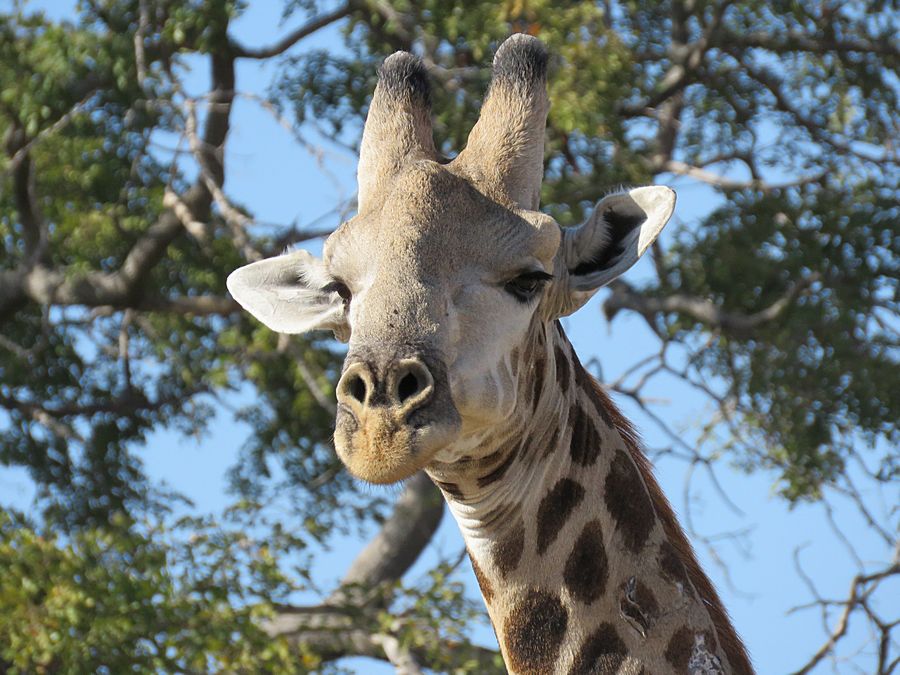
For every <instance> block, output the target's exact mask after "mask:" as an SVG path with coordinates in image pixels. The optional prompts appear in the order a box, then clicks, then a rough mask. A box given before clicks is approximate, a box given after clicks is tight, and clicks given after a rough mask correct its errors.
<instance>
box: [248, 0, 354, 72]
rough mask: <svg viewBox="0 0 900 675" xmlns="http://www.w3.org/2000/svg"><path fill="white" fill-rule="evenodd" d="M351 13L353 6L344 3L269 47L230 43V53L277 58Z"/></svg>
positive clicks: (255, 57) (257, 57)
mask: <svg viewBox="0 0 900 675" xmlns="http://www.w3.org/2000/svg"><path fill="white" fill-rule="evenodd" d="M351 11H353V6H352V5H351V3H349V2H348V3H346V4H344V5H342V6H340V7H338V8H337V9H336V10H334V11H333V12H329V13H328V14H323V15H322V16H318V17H316V18H314V19H312V20H311V21H309V22H308V23H306V24H304V25H302V26H300V27H299V28H298V29H297V30H295V31H293V32H292V33H289V34H288V35H285V36H284V37H283V38H282V39H281V40H279V41H278V42H276V43H275V44H273V45H269V46H268V47H258V48H256V49H252V48H250V47H244V46H243V45H241V44H239V43H237V42H235V41H234V40H232V41H231V51H232V54H234V56H235V57H238V58H245V59H268V58H271V57H273V56H278V55H279V54H283V53H284V52H286V51H287V50H288V49H290V48H291V47H293V46H294V45H295V44H297V43H298V42H299V41H300V40H302V39H303V38H305V37H307V36H308V35H311V34H312V33H315V32H316V31H317V30H319V29H321V28H324V27H325V26H327V25H329V24H332V23H334V22H335V21H339V20H341V19H343V18H344V17H346V16H349V15H350V12H351Z"/></svg>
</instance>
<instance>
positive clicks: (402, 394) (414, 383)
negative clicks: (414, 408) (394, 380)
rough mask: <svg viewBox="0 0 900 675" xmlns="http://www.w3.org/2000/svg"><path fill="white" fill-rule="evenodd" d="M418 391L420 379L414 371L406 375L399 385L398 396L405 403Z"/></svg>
mask: <svg viewBox="0 0 900 675" xmlns="http://www.w3.org/2000/svg"><path fill="white" fill-rule="evenodd" d="M418 392H419V380H418V378H416V376H415V374H414V373H411V372H410V373H407V374H406V375H404V376H403V377H402V378H401V380H400V383H399V384H398V385H397V396H398V398H399V399H400V403H405V402H406V400H407V399H408V398H409V397H410V396H413V395H414V394H416V393H418Z"/></svg>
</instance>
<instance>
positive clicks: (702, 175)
mask: <svg viewBox="0 0 900 675" xmlns="http://www.w3.org/2000/svg"><path fill="white" fill-rule="evenodd" d="M662 170H663V171H669V172H671V173H674V174H678V175H679V176H689V177H690V178H694V179H696V180H699V181H701V182H703V183H706V184H707V185H713V186H715V187H719V188H723V189H726V190H747V189H753V190H761V191H763V192H771V191H772V190H782V189H784V188H789V187H798V186H800V185H807V184H809V183H815V182H818V181H820V180H822V178H824V177H825V176H826V175H827V174H828V171H827V170H824V169H823V170H822V171H819V172H818V173H815V174H812V175H811V176H805V177H803V178H798V179H796V180H793V181H787V182H784V183H767V182H765V181H763V180H755V179H753V180H737V179H734V178H728V177H726V176H722V175H719V174H717V173H713V172H712V171H707V170H706V169H702V168H700V167H698V166H691V165H690V164H686V163H685V162H681V161H678V160H674V159H670V160H668V161H667V162H665V164H663V167H662Z"/></svg>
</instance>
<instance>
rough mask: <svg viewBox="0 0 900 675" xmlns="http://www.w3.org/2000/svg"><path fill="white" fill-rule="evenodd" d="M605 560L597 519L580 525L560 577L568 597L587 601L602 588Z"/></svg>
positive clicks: (586, 602)
mask: <svg viewBox="0 0 900 675" xmlns="http://www.w3.org/2000/svg"><path fill="white" fill-rule="evenodd" d="M608 576H609V564H608V561H607V558H606V550H605V549H604V548H603V529H602V528H601V527H600V521H599V520H592V521H590V522H588V523H587V525H585V526H584V529H582V531H581V534H580V535H579V536H578V539H577V540H576V541H575V546H574V547H573V548H572V552H571V553H570V554H569V557H568V559H567V560H566V567H565V570H564V571H563V581H564V582H565V584H566V588H568V589H569V592H570V593H571V594H572V597H574V598H576V599H578V600H580V601H581V602H583V603H585V604H587V605H589V604H591V603H592V602H594V600H597V599H598V598H599V597H600V596H601V595H603V592H604V591H605V590H606V580H607V577H608Z"/></svg>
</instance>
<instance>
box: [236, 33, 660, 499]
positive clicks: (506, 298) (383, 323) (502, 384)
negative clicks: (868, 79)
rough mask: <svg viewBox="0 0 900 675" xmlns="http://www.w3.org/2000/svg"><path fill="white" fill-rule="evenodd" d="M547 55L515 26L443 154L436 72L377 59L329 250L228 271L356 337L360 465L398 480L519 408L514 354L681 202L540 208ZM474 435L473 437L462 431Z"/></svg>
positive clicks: (341, 448) (350, 430)
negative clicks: (341, 217)
mask: <svg viewBox="0 0 900 675" xmlns="http://www.w3.org/2000/svg"><path fill="white" fill-rule="evenodd" d="M546 65H547V54H546V52H545V50H544V47H543V46H542V44H541V43H540V41H538V40H537V39H536V38H532V37H529V36H526V35H514V36H512V37H511V38H509V39H508V40H507V41H506V42H504V43H503V45H502V46H501V47H500V49H499V50H498V51H497V54H496V56H495V58H494V65H493V77H492V81H491V85H490V89H489V93H488V95H487V97H486V100H485V102H484V105H483V107H482V110H481V115H480V118H479V120H478V122H477V124H476V125H475V127H474V128H473V129H472V132H471V134H470V135H469V139H468V142H467V145H466V148H465V150H463V151H462V152H461V153H460V154H459V155H458V156H457V157H456V158H455V159H454V160H453V161H451V162H449V163H448V162H444V161H443V160H442V159H441V158H440V157H439V156H438V154H437V152H436V151H435V147H434V141H433V138H432V130H431V122H430V104H429V88H428V80H427V76H426V72H425V69H424V67H423V65H422V64H421V62H420V61H419V60H418V59H417V58H416V57H414V56H412V55H411V54H408V53H405V52H398V53H396V54H394V55H392V56H390V57H389V58H388V59H387V60H386V61H385V62H384V65H383V66H382V68H381V71H380V74H379V82H378V86H377V87H376V89H375V94H374V97H373V99H372V103H371V106H370V108H369V113H368V117H367V119H366V124H365V129H364V132H363V138H362V145H361V148H360V161H359V170H358V183H359V196H358V202H359V209H358V215H356V216H355V217H354V218H352V219H351V220H349V221H347V222H345V223H343V224H342V225H341V226H340V227H339V228H338V229H337V230H336V231H335V232H334V233H333V234H332V235H331V236H330V237H329V238H328V240H327V241H326V242H325V246H324V254H323V256H322V258H321V259H319V258H316V257H314V256H312V255H311V254H309V253H308V252H306V251H294V252H289V253H286V254H285V255H281V256H278V257H275V258H270V259H268V260H263V261H260V262H256V263H253V264H250V265H247V266H245V267H242V268H240V269H238V270H237V271H235V272H234V273H232V274H231V275H230V276H229V278H228V288H229V290H230V291H231V293H232V295H233V296H234V297H235V299H236V300H237V301H238V302H239V303H240V304H241V305H242V306H243V307H244V308H246V309H247V310H248V311H250V312H251V313H252V314H253V315H254V316H255V317H256V318H258V319H259V320H260V321H262V322H263V323H264V324H265V325H267V326H268V327H270V328H272V329H273V330H275V331H279V332H282V333H303V332H306V331H310V330H315V329H330V330H332V331H334V334H335V336H336V337H337V339H339V340H341V341H344V342H349V350H348V353H347V358H346V361H345V364H344V370H343V373H342V376H341V378H340V381H339V383H338V386H337V398H338V414H337V421H336V430H335V445H336V448H337V452H338V454H339V456H340V457H341V459H342V460H343V461H344V463H345V464H346V465H347V467H348V468H349V469H350V471H351V472H352V473H354V474H355V475H357V476H359V477H361V478H363V479H365V480H368V481H371V482H376V483H388V482H394V481H397V480H402V479H404V478H407V477H409V476H411V475H413V474H414V473H415V472H416V471H418V470H420V469H422V468H424V467H426V466H427V465H428V464H429V463H430V462H432V461H433V460H435V459H436V458H439V459H440V461H442V462H447V461H453V460H454V458H455V456H457V455H458V454H460V453H462V452H463V451H464V450H465V449H466V446H467V445H468V446H472V445H473V443H472V442H471V439H475V438H478V437H479V434H485V433H487V431H486V430H489V429H491V428H495V427H496V426H497V425H498V424H503V423H508V422H509V421H510V420H511V418H513V417H514V415H515V414H516V411H517V410H520V409H521V408H522V406H521V405H519V403H520V401H521V399H522V398H523V396H525V393H524V391H520V390H524V389H526V388H527V387H526V386H525V385H524V384H523V378H522V377H517V376H516V372H517V371H518V370H519V368H518V366H519V364H518V363H517V360H518V359H521V358H527V357H523V356H522V355H523V354H527V352H528V349H527V344H528V341H529V337H530V336H533V335H534V334H535V331H536V328H538V327H540V325H541V324H543V323H545V322H549V321H553V320H555V319H556V318H558V317H560V316H565V315H568V314H570V313H572V312H574V311H575V310H576V309H578V308H579V307H580V306H581V305H583V304H584V303H585V302H586V301H587V300H588V299H589V298H590V296H591V295H592V294H593V293H594V292H596V291H597V289H599V288H600V287H602V286H603V285H604V284H606V283H608V282H609V281H611V280H612V279H614V278H615V277H617V276H618V275H620V274H621V273H622V272H624V271H625V270H626V269H628V268H629V267H630V266H631V265H632V264H634V263H635V262H636V261H637V260H638V258H639V257H640V256H641V255H642V254H643V253H644V251H645V250H646V249H647V248H648V247H649V245H650V244H651V243H652V242H653V240H654V239H655V238H656V236H657V235H658V234H659V232H660V230H661V229H662V227H663V226H664V225H665V223H666V221H667V220H668V219H669V217H670V215H671V213H672V210H673V208H674V203H675V196H674V193H673V192H672V190H670V189H668V188H665V187H642V188H637V189H633V190H628V191H623V192H620V193H618V194H613V195H610V196H608V197H606V198H605V199H603V200H602V201H600V202H599V204H597V206H596V208H595V210H594V211H593V213H592V214H591V215H590V217H589V218H588V219H587V221H586V222H585V223H584V224H582V225H581V226H579V227H577V228H571V229H566V230H563V229H562V228H560V226H559V225H558V224H557V223H556V221H554V220H553V219H552V218H550V217H549V216H547V215H546V214H543V213H541V212H540V211H538V210H537V209H538V202H539V195H540V187H541V178H542V175H543V151H544V149H543V143H544V127H545V123H546V116H547V110H548V107H549V103H548V99H547V93H546ZM467 439H468V441H467Z"/></svg>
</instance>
